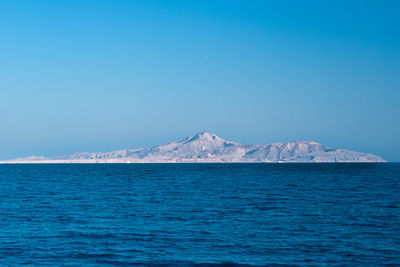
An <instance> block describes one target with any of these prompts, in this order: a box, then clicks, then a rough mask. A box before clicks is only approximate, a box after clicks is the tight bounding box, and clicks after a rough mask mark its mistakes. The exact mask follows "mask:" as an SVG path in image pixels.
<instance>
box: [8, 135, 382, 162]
mask: <svg viewBox="0 0 400 267" xmlns="http://www.w3.org/2000/svg"><path fill="white" fill-rule="evenodd" d="M8 162H9V163H11V162H19V163H29V162H35V163H96V162H97V163H102V162H108V163H135V162H138V163H139V162H149V163H150V162H160V163H168V162H385V160H383V159H382V158H380V157H378V156H375V155H372V154H366V153H361V152H355V151H350V150H343V149H333V148H328V147H325V146H323V145H321V144H318V143H316V142H307V141H297V142H289V143H273V144H267V145H242V144H239V143H235V142H231V141H227V140H224V139H222V138H220V137H218V136H216V135H215V134H211V133H207V132H202V133H198V134H196V135H194V136H191V137H187V138H185V139H183V140H181V141H177V142H172V143H169V144H166V145H160V146H154V147H151V148H138V149H127V150H118V151H113V152H97V153H88V152H83V153H74V154H71V155H66V156H60V157H54V158H44V157H29V158H24V159H16V160H12V161H8Z"/></svg>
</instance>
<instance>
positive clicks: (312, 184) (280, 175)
mask: <svg viewBox="0 0 400 267" xmlns="http://www.w3.org/2000/svg"><path fill="white" fill-rule="evenodd" d="M0 200H1V203H0V265H1V266H19V265H24V266H30V265H31V266H215V265H222V266H324V265H325V266H399V265H400V164H396V163H383V164H376V163H375V164H368V163H363V164H36V165H35V164H26V165H24V164H22V165H0Z"/></svg>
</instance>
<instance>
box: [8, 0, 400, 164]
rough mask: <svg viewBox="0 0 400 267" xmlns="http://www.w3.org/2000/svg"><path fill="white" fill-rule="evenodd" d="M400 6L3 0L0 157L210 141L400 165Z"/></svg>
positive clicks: (373, 3)
mask: <svg viewBox="0 0 400 267" xmlns="http://www.w3.org/2000/svg"><path fill="white" fill-rule="evenodd" d="M399 10H400V2H398V1H381V2H378V1H332V2H321V1H307V2H301V1H280V2H273V1H208V0H203V1H144V0H142V1H141V0H139V1H105V0H98V1H90V0H88V1H75V0H71V1H50V0H41V1H1V2H0V38H1V40H2V41H1V42H0V88H1V89H2V90H1V93H2V94H1V97H0V112H1V114H2V115H3V116H2V131H1V132H0V148H1V149H0V159H11V158H15V157H24V156H30V155H46V156H55V155H63V154H68V153H72V152H78V151H112V150H116V149H119V148H136V147H147V146H151V145H154V144H164V143H168V142H170V141H171V140H178V139H180V138H182V137H184V136H190V135H193V133H196V132H200V131H209V132H213V133H216V134H217V135H219V136H222V137H224V138H225V139H228V140H235V141H237V142H240V143H246V144H266V143H273V142H288V141H296V140H308V141H316V142H318V143H322V144H324V145H327V146H330V147H339V148H344V149H350V150H355V151H361V152H366V153H372V154H375V155H378V156H381V157H382V158H384V159H386V160H388V161H400V154H399V153H398V151H400V142H398V137H399V136H400V126H399V124H398V117H399V115H400V105H399V103H400V20H399V18H398V12H399Z"/></svg>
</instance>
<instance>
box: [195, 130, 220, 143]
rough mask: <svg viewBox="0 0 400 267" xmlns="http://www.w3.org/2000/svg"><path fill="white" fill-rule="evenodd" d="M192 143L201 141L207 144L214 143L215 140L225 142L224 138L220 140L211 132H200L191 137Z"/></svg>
mask: <svg viewBox="0 0 400 267" xmlns="http://www.w3.org/2000/svg"><path fill="white" fill-rule="evenodd" d="M189 140H190V141H196V140H201V141H207V142H212V141H213V140H223V139H222V138H219V137H218V136H216V135H215V134H213V133H209V132H199V133H197V134H195V135H193V136H192V137H189Z"/></svg>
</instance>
